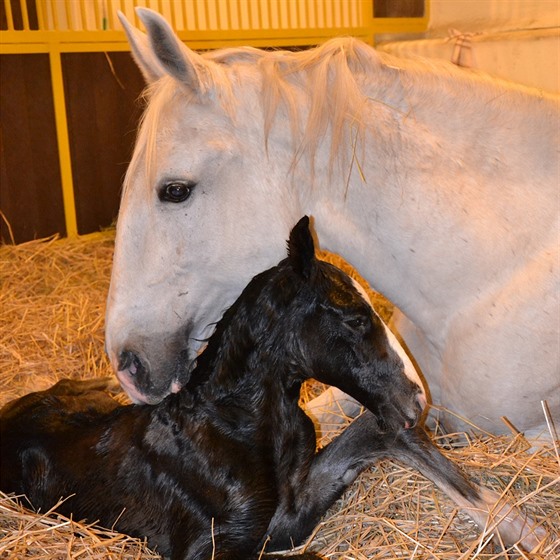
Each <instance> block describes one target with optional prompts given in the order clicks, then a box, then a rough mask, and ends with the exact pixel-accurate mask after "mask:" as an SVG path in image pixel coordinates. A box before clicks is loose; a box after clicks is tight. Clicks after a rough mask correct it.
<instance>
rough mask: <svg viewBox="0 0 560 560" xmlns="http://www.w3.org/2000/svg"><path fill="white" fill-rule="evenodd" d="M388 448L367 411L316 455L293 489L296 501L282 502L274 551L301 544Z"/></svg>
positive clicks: (274, 526)
mask: <svg viewBox="0 0 560 560" xmlns="http://www.w3.org/2000/svg"><path fill="white" fill-rule="evenodd" d="M386 449H387V445H386V442H385V441H384V439H383V435H382V434H381V433H380V430H379V428H378V425H377V421H376V420H375V417H374V415H373V414H372V413H371V412H368V411H366V412H365V413H364V414H362V415H361V416H360V417H359V418H358V419H357V420H355V421H354V422H353V423H352V424H351V425H350V426H349V427H348V428H346V430H344V432H342V434H341V435H340V436H338V437H337V438H336V439H335V440H334V441H332V442H331V443H330V444H329V445H327V446H325V447H324V448H323V449H322V450H321V451H320V452H319V453H317V454H316V455H315V456H314V457H313V459H312V461H311V464H309V465H305V466H302V469H307V470H306V472H305V473H302V476H300V485H299V487H297V488H293V489H292V490H293V501H290V502H289V503H281V504H280V506H279V507H278V509H277V510H276V513H275V515H274V517H273V518H272V521H271V523H270V525H269V528H268V531H267V534H268V535H269V537H270V542H269V546H268V547H267V548H269V549H271V550H279V549H286V548H290V547H292V546H294V545H299V544H301V543H302V542H303V541H304V539H305V538H306V537H307V536H309V534H310V533H311V532H312V531H313V529H314V528H315V526H316V525H317V523H319V521H320V520H321V518H322V517H323V515H325V513H326V512H327V510H328V509H329V508H330V507H331V506H332V505H333V504H334V502H335V501H336V500H337V499H338V498H339V497H340V496H341V495H342V493H343V492H344V490H346V488H348V486H349V485H350V484H352V482H354V480H356V478H357V477H358V475H359V474H360V473H361V472H362V471H363V470H364V469H366V468H367V467H368V466H370V465H372V464H373V463H374V462H375V461H376V460H377V459H379V458H380V457H382V456H384V455H386Z"/></svg>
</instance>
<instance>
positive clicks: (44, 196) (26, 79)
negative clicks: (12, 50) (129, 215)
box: [0, 54, 66, 243]
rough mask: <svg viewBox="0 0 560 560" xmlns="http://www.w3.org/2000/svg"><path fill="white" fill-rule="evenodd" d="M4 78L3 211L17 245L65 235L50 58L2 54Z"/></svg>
mask: <svg viewBox="0 0 560 560" xmlns="http://www.w3.org/2000/svg"><path fill="white" fill-rule="evenodd" d="M0 76H1V87H0V210H1V211H2V212H3V213H4V215H5V217H6V219H7V220H8V221H9V222H10V225H11V228H12V231H13V234H14V237H15V241H16V242H17V243H20V242H23V241H28V240H30V239H34V238H40V237H45V236H48V235H52V234H53V233H57V232H58V233H61V234H62V235H65V234H66V228H65V225H64V211H63V206H62V194H61V182H60V171H59V163H58V148H57V141H56V132H55V121H54V109H53V101H52V88H51V82H50V70H49V57H48V55H46V54H13V55H11V54H10V55H8V54H6V55H2V56H1V57H0ZM0 222H1V223H0V238H1V239H2V240H3V241H5V242H9V241H11V239H10V235H9V231H8V228H7V227H6V224H5V223H4V221H3V220H2V219H0Z"/></svg>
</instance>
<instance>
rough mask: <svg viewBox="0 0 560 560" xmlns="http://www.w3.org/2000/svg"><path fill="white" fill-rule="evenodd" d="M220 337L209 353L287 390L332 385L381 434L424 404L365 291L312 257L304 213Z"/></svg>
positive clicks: (406, 422) (407, 422)
mask: <svg viewBox="0 0 560 560" xmlns="http://www.w3.org/2000/svg"><path fill="white" fill-rule="evenodd" d="M224 323H225V324H226V325H228V324H234V325H235V326H234V329H233V330H232V332H231V333H228V332H227V331H223V332H221V331H222V325H223V324H224ZM240 325H241V327H240ZM233 333H241V336H240V337H239V340H237V339H236V335H235V334H233ZM217 335H218V336H216V337H213V338H212V339H211V341H210V344H209V350H210V352H208V355H214V354H215V353H216V352H218V351H219V353H220V355H221V356H226V357H227V359H233V360H234V362H235V361H236V360H238V359H239V357H238V356H237V355H238V354H239V353H240V352H241V354H243V356H241V357H242V359H243V360H246V359H250V360H252V361H255V360H256V362H257V365H256V369H257V371H259V370H261V369H272V371H273V373H272V374H273V375H275V376H276V377H277V378H280V377H282V380H281V381H282V382H283V383H285V384H286V386H287V387H292V386H293V384H294V382H295V383H296V384H297V382H301V381H303V380H305V379H307V378H310V377H312V378H314V379H317V380H319V381H322V382H323V383H327V384H329V385H334V386H336V387H338V388H340V389H342V390H343V391H344V392H346V393H347V394H349V395H351V396H352V397H354V398H355V399H357V400H358V401H360V402H361V403H362V404H363V405H364V406H366V407H367V408H368V409H369V410H371V411H372V412H373V413H374V415H375V416H376V418H377V419H378V423H379V428H380V430H382V431H383V430H390V431H391V430H392V431H395V430H398V429H400V428H403V427H404V428H407V427H412V426H414V425H415V424H416V422H417V420H418V418H419V416H420V414H421V412H422V409H423V407H424V405H425V404H426V398H425V393H424V391H423V388H422V384H421V381H420V380H419V378H418V375H417V373H416V370H415V369H414V367H413V365H412V364H411V363H410V360H409V359H408V358H407V357H406V354H405V353H404V351H403V349H402V347H401V346H400V344H398V342H397V341H396V340H395V338H394V336H393V335H392V334H391V333H390V331H389V330H388V328H387V327H386V325H385V324H384V323H383V321H382V320H381V319H380V318H379V316H378V315H377V313H376V312H375V311H374V309H373V307H372V306H371V303H370V302H369V299H368V297H367V295H366V294H365V292H364V290H363V289H361V288H360V287H359V285H358V284H357V283H356V282H355V281H354V280H352V279H351V278H350V277H349V276H348V275H347V274H345V273H344V272H343V271H341V270H340V269H338V268H337V267H335V266H333V265H331V264H329V263H326V262H324V261H320V260H318V259H317V258H316V257H315V250H314V243H313V238H312V236H311V233H310V231H309V219H308V218H307V217H304V218H302V219H301V220H300V221H299V222H298V224H297V225H296V226H295V227H294V228H293V230H292V232H291V234H290V238H289V242H288V258H286V259H284V260H283V261H282V262H281V263H280V264H279V265H278V266H276V267H274V268H272V269H269V270H267V271H266V272H263V273H261V274H259V275H257V276H256V277H255V278H254V279H253V280H252V281H251V282H250V283H249V285H248V286H247V287H246V288H245V290H244V291H243V293H242V295H241V296H240V298H239V299H238V300H237V301H236V303H235V304H234V305H233V306H232V307H231V308H230V311H228V313H226V315H225V317H224V321H222V322H221V323H220V324H219V325H218V331H217ZM243 340H250V341H251V343H250V344H248V343H245V344H244V343H243ZM217 341H218V342H217ZM213 343H214V346H215V345H216V344H219V348H217V347H213ZM240 348H241V350H239V349H240ZM247 352H249V354H251V353H253V352H255V355H257V356H262V361H261V358H255V357H254V356H251V357H250V358H248V357H247V356H246V353H247ZM205 355H206V353H205V354H204V355H203V356H205ZM201 360H204V358H201ZM265 362H266V365H265ZM234 369H235V367H234ZM265 382H266V381H265Z"/></svg>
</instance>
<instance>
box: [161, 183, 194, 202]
mask: <svg viewBox="0 0 560 560" xmlns="http://www.w3.org/2000/svg"><path fill="white" fill-rule="evenodd" d="M193 188H194V183H183V182H180V181H173V182H171V183H166V184H165V185H163V187H162V188H161V189H160V191H159V199H160V200H161V201H162V202H183V201H185V200H187V198H189V196H190V195H191V193H192V191H193Z"/></svg>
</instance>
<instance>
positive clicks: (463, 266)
mask: <svg viewBox="0 0 560 560" xmlns="http://www.w3.org/2000/svg"><path fill="white" fill-rule="evenodd" d="M138 15H139V16H140V18H141V20H142V21H143V23H144V25H145V26H146V29H147V35H145V34H144V33H142V32H140V31H138V30H137V29H135V28H133V27H132V26H131V25H130V24H129V23H128V22H127V21H126V20H125V19H124V17H123V16H121V20H122V22H123V25H124V26H125V29H126V32H127V34H128V38H129V40H130V44H131V47H132V52H133V55H134V57H135V59H136V61H137V63H138V65H139V67H140V69H141V70H142V72H143V74H144V75H145V77H146V80H147V81H148V84H149V87H148V94H147V95H148V100H149V102H148V105H147V109H146V112H145V114H144V118H143V122H142V124H141V127H140V130H139V134H138V138H137V144H136V148H135V151H134V155H133V158H132V161H131V164H130V167H129V170H128V174H127V176H126V180H125V188H124V193H123V198H122V203H121V209H120V214H119V220H118V228H117V239H116V250H115V258H114V264H113V275H112V279H111V288H110V293H109V299H108V308H107V330H106V335H107V337H106V340H107V350H108V353H109V355H110V358H111V360H112V363H113V365H114V367H115V369H116V370H117V371H118V376H119V379H120V380H121V383H122V385H123V386H124V388H125V389H126V390H127V391H128V393H129V395H130V396H131V397H132V398H133V399H134V400H136V401H139V402H157V401H159V400H161V399H162V398H163V397H164V396H165V395H166V394H168V393H169V392H171V391H176V390H178V388H179V387H180V386H181V385H182V384H183V383H184V381H185V379H186V378H188V367H187V366H186V364H187V365H188V364H190V363H191V362H192V361H193V360H194V359H195V357H196V354H197V351H198V350H199V349H200V347H201V345H202V344H203V340H204V339H205V338H207V336H208V335H209V333H210V332H211V330H212V326H213V323H214V322H215V321H216V320H217V319H218V318H219V317H220V315H221V313H222V311H223V310H224V309H225V308H226V307H227V306H228V305H229V304H231V303H232V302H233V301H234V300H235V298H236V297H237V296H238V295H239V293H240V292H241V290H242V288H243V287H244V286H245V284H246V283H247V282H248V281H249V279H250V278H251V277H252V276H253V275H254V274H255V273H257V272H259V271H261V270H264V269H265V268H268V267H270V266H271V265H273V264H274V263H275V262H277V261H278V260H279V259H280V258H281V256H282V255H283V253H284V250H285V249H284V245H285V241H284V240H285V239H286V238H287V236H288V232H289V231H290V228H291V227H292V226H293V225H294V224H295V223H296V222H297V220H298V219H299V218H300V217H301V216H302V215H303V214H310V215H312V216H313V217H314V226H315V229H316V231H317V233H318V235H319V238H320V239H321V242H322V244H323V248H325V249H327V250H329V251H333V252H336V253H339V254H341V255H342V256H343V257H344V258H345V259H346V260H347V261H349V262H350V263H352V264H353V265H354V266H355V267H356V268H357V269H358V270H359V271H360V273H361V274H363V276H364V277H365V278H366V279H367V280H368V281H369V282H370V283H371V285H372V286H373V287H374V288H375V289H377V290H379V291H380V292H382V293H383V294H385V295H386V296H387V297H388V298H389V299H391V300H392V301H393V302H394V303H395V304H396V305H397V306H398V307H399V309H400V310H402V312H403V313H404V315H405V316H406V318H405V317H404V316H401V317H400V319H399V321H398V328H399V330H400V332H401V334H402V335H403V337H404V339H405V340H406V342H407V344H408V347H409V349H410V351H411V352H412V354H413V355H414V358H415V359H416V361H417V362H418V364H419V365H420V367H421V369H422V371H423V373H424V376H425V377H426V379H427V381H428V383H429V388H430V391H431V396H432V400H433V402H435V403H436V404H439V405H442V406H444V407H446V408H448V409H450V410H452V411H454V412H455V413H456V414H458V415H459V417H464V418H466V419H469V420H470V421H472V422H473V423H474V424H476V425H478V426H480V427H481V428H483V429H485V430H488V431H491V432H495V433H499V432H503V431H507V430H508V428H507V426H506V424H505V423H504V422H503V421H502V419H501V418H502V417H504V416H505V417H507V419H508V420H509V421H510V422H511V423H512V424H513V425H514V426H515V427H516V428H517V429H519V430H521V431H524V432H525V433H526V434H527V435H528V436H536V435H539V434H540V433H541V432H543V430H544V415H543V413H542V408H541V401H543V400H544V401H547V402H548V407H549V409H550V411H551V412H552V415H553V417H556V418H557V417H558V416H559V414H560V373H559V365H558V364H559V346H560V344H559V317H560V311H559V301H558V300H559V282H558V269H559V237H558V236H559V229H558V225H559V219H558V214H559V212H558V211H559V173H560V164H559V154H558V151H559V145H560V139H559V134H560V133H559V114H560V111H559V100H558V98H556V97H553V96H552V95H548V94H545V93H543V92H538V91H533V90H529V89H527V88H524V87H520V86H516V85H512V84H508V83H505V82H501V81H497V80H494V79H491V78H489V77H487V76H484V75H480V74H478V73H474V72H472V71H466V70H465V69H458V68H455V67H453V66H452V65H450V64H446V63H443V62H441V63H440V62H437V63H436V62H428V61H421V60H417V61H410V60H400V59H397V58H393V57H390V56H388V55H384V54H382V53H378V52H376V51H375V50H374V49H372V48H371V47H369V46H367V45H365V44H363V43H361V42H360V41H357V40H354V39H348V38H346V39H335V40H332V41H329V42H327V43H325V44H324V45H323V46H320V47H318V48H316V49H313V50H308V51H304V52H295V53H292V52H283V51H270V52H265V51H262V50H258V49H252V48H236V49H226V50H220V51H215V52H210V53H206V54H204V55H199V54H196V53H194V52H193V51H192V50H190V49H188V48H187V47H186V46H185V45H184V44H183V43H181V42H180V40H179V39H178V38H177V37H176V36H175V34H174V33H173V32H172V30H171V28H170V27H169V26H168V24H167V23H166V22H165V20H164V19H163V18H161V16H159V15H158V14H156V13H154V12H152V11H149V10H147V9H138ZM325 351H327V352H328V349H325ZM335 396H339V395H335ZM351 406H352V403H350V407H351ZM445 420H446V421H447V423H448V426H449V428H450V429H459V428H462V427H464V425H463V424H461V422H460V421H459V420H458V419H457V417H455V416H449V417H446V419H445Z"/></svg>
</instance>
